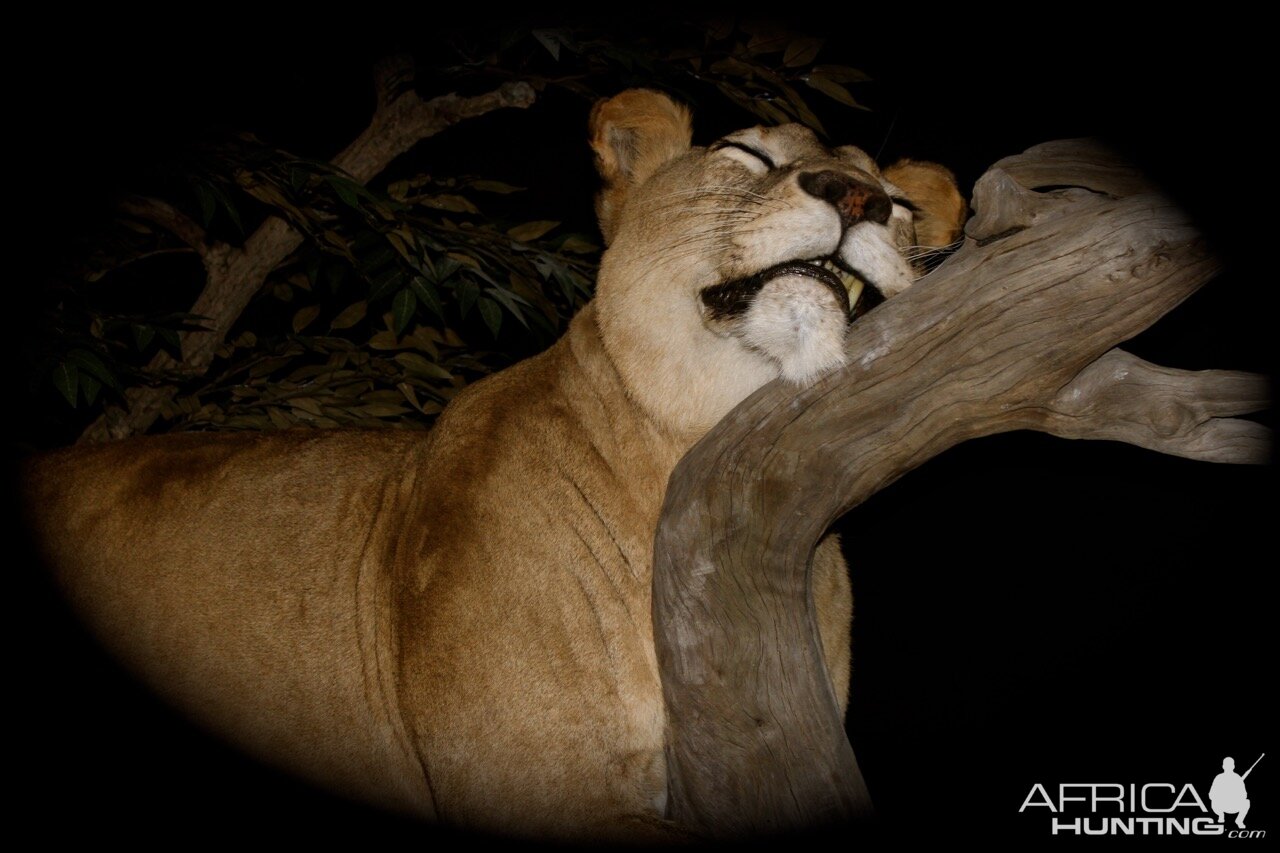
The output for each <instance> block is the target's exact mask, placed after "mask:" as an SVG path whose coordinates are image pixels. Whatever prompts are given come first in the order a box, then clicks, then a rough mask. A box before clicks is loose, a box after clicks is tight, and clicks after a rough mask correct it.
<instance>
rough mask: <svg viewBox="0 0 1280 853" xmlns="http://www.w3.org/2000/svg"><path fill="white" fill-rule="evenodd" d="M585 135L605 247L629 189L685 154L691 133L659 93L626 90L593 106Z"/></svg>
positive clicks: (680, 111) (683, 112)
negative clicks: (599, 183)
mask: <svg viewBox="0 0 1280 853" xmlns="http://www.w3.org/2000/svg"><path fill="white" fill-rule="evenodd" d="M590 134H591V148H592V150H594V151H595V152H596V168H597V169H599V170H600V177H601V178H603V179H604V186H603V187H601V189H600V193H599V194H598V195H597V196H596V216H597V217H599V219H600V231H601V233H602V234H604V241H605V243H609V242H610V241H611V240H612V239H613V234H614V230H615V228H616V226H617V219H618V212H619V211H620V210H622V205H623V204H625V203H626V200H627V195H628V194H629V193H630V191H631V190H632V188H634V187H636V186H638V185H640V184H641V183H643V182H644V181H645V179H646V178H648V177H649V176H650V175H652V174H653V173H654V171H656V170H657V168H658V167H659V166H661V165H662V164H663V163H666V162H667V161H668V160H671V159H674V158H676V157H679V156H680V155H681V154H683V153H685V152H686V151H688V150H689V143H690V140H691V139H692V138H693V128H692V125H691V123H690V120H689V110H688V109H686V108H685V107H684V106H682V105H680V104H677V103H676V102H675V101H673V100H671V98H669V97H667V96H666V95H664V94H662V93H661V92H654V91H652V90H650V89H628V90H627V91H625V92H623V93H622V94H620V95H614V96H613V97H612V98H608V99H607V100H603V101H599V102H597V103H596V105H595V107H593V108H592V110H591V121H590Z"/></svg>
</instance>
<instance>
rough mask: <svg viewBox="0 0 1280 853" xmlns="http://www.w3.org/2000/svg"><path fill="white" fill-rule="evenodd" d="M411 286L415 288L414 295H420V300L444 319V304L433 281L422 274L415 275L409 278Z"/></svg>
mask: <svg viewBox="0 0 1280 853" xmlns="http://www.w3.org/2000/svg"><path fill="white" fill-rule="evenodd" d="M409 287H411V288H413V292H414V295H415V296H417V297H418V301H419V302H421V303H422V304H423V305H426V306H427V310H428V311H430V312H431V313H432V314H435V315H436V316H437V317H439V318H440V319H441V320H443V319H444V305H443V303H441V302H440V294H439V293H437V292H436V289H435V286H434V285H432V284H431V282H429V281H427V280H426V279H425V278H423V277H422V276H420V275H415V276H414V277H413V278H412V279H410V280H409Z"/></svg>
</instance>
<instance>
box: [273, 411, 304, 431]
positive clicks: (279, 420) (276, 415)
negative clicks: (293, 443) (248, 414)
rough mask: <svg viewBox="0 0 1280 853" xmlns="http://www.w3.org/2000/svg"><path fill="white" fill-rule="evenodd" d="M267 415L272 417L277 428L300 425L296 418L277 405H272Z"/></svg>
mask: <svg viewBox="0 0 1280 853" xmlns="http://www.w3.org/2000/svg"><path fill="white" fill-rule="evenodd" d="M267 417H269V418H270V419H271V425H272V426H274V427H275V428H276V429H289V428H290V427H294V426H297V425H298V422H297V421H296V420H294V419H293V418H292V417H290V416H289V415H286V414H285V413H284V412H283V411H281V410H280V409H277V408H276V407H275V406H272V407H271V408H269V409H267Z"/></svg>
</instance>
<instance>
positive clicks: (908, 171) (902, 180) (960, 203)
mask: <svg viewBox="0 0 1280 853" xmlns="http://www.w3.org/2000/svg"><path fill="white" fill-rule="evenodd" d="M883 174H884V176H885V179H886V180H888V181H889V182H890V183H892V184H893V185H894V186H896V187H897V188H898V189H900V190H902V192H903V194H905V195H906V197H907V200H908V201H910V202H911V203H912V204H914V205H915V206H916V208H917V209H916V215H915V224H916V242H917V243H918V244H919V245H921V246H947V245H950V244H951V243H954V242H955V241H956V240H958V239H959V238H960V229H961V228H963V227H964V220H965V217H966V215H967V214H968V212H969V205H968V204H966V203H965V200H964V196H963V195H961V194H960V187H959V186H958V185H957V184H956V176H955V175H954V174H953V173H952V172H951V170H950V169H948V168H947V167H946V166H941V165H939V164H937V163H926V162H923V161H920V160H899V161H898V162H896V163H894V164H893V165H892V166H890V167H889V168H887V169H885V170H884V172H883Z"/></svg>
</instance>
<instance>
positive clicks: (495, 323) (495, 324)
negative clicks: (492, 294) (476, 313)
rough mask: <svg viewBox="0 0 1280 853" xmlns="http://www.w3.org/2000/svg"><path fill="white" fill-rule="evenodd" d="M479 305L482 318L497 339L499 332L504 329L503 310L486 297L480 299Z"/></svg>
mask: <svg viewBox="0 0 1280 853" xmlns="http://www.w3.org/2000/svg"><path fill="white" fill-rule="evenodd" d="M478 305H479V307H480V317H481V318H482V319H483V320H484V324H485V325H486V326H488V327H489V331H490V332H492V333H493V336H494V337H495V338H496V337H497V336H498V330H499V329H501V328H502V309H501V308H499V307H498V303H496V302H494V301H493V300H492V299H489V298H487V297H484V296H481V297H480V301H479V303H478Z"/></svg>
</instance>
